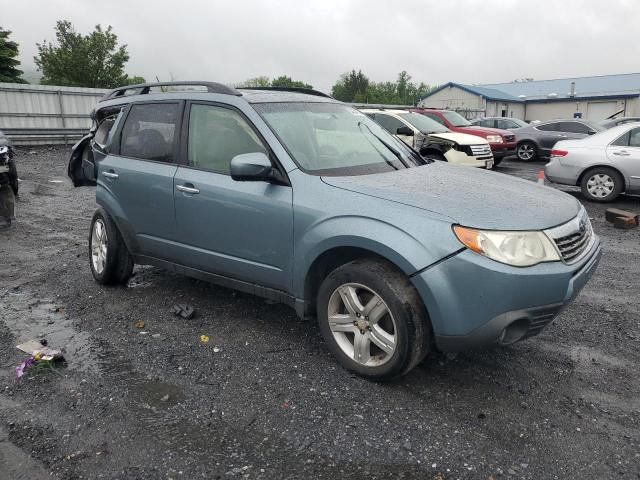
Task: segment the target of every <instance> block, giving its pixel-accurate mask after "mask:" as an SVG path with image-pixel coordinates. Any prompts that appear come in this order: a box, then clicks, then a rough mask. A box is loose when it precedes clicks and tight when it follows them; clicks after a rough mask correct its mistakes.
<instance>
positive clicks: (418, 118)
mask: <svg viewBox="0 0 640 480" xmlns="http://www.w3.org/2000/svg"><path fill="white" fill-rule="evenodd" d="M398 116H399V117H400V118H402V119H403V120H405V121H407V122H409V123H410V124H411V125H413V126H414V127H415V128H417V129H418V130H420V131H421V132H422V133H446V132H448V131H450V130H449V129H448V128H447V127H445V126H444V125H441V124H440V123H438V122H436V121H435V120H432V119H431V118H429V117H425V116H424V115H420V114H419V113H414V112H407V113H399V114H398Z"/></svg>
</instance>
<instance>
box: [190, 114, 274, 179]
mask: <svg viewBox="0 0 640 480" xmlns="http://www.w3.org/2000/svg"><path fill="white" fill-rule="evenodd" d="M258 152H262V153H267V149H266V148H265V147H264V145H263V144H262V141H261V140H260V138H259V137H258V135H257V134H256V132H255V131H254V130H253V129H252V128H251V126H250V125H249V124H248V123H247V121H246V120H245V119H244V118H243V117H242V116H241V115H240V114H239V113H238V112H236V111H235V110H230V109H228V108H223V107H217V106H213V105H192V106H191V111H190V113H189V165H190V166H192V167H195V168H202V169H205V170H212V171H214V172H218V173H224V174H227V175H228V174H229V170H230V164H231V159H232V158H233V157H235V156H236V155H241V154H243V153H258Z"/></svg>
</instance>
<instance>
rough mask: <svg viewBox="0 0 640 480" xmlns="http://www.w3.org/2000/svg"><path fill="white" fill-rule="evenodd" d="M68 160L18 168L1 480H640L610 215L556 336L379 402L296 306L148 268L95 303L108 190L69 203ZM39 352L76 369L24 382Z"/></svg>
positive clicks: (633, 389) (6, 320)
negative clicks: (31, 342)
mask: <svg viewBox="0 0 640 480" xmlns="http://www.w3.org/2000/svg"><path fill="white" fill-rule="evenodd" d="M67 157H68V152H67V150H65V149H40V150H37V151H35V153H32V154H29V153H28V152H27V151H22V152H20V154H19V156H18V168H19V171H20V175H21V178H22V183H21V187H20V188H21V198H20V201H19V203H18V209H19V210H18V221H17V223H16V224H15V227H14V228H12V229H11V230H10V231H6V232H0V262H1V263H0V478H1V479H2V480H5V479H7V480H8V479H19V478H29V479H38V478H52V477H53V478H65V479H76V478H77V479H79V478H108V479H111V478H118V479H120V478H122V479H138V478H139V479H147V478H162V479H166V478H174V479H180V478H184V479H195V478H227V477H234V478H291V479H298V478H302V477H306V478H332V479H335V478H421V479H455V478H474V479H475V478H479V479H489V478H493V479H499V478H528V479H542V478H544V479H554V478H558V479H565V478H598V479H603V478H636V479H637V478H640V378H639V366H640V255H639V245H640V229H635V230H630V231H619V230H614V229H613V228H612V227H611V226H610V225H608V224H606V223H605V221H604V207H603V206H601V205H595V204H587V205H586V206H587V208H588V210H589V212H590V215H591V217H592V219H593V220H592V221H593V225H594V228H595V230H596V232H597V233H598V234H599V235H600V237H601V239H602V242H603V245H604V256H603V259H602V262H601V264H600V267H599V270H598V272H597V273H596V275H595V276H594V278H593V279H592V281H591V282H590V283H589V284H588V285H587V287H586V288H585V289H584V290H583V292H582V293H581V294H580V296H579V297H578V298H577V300H576V301H575V302H574V303H573V304H572V306H571V307H570V308H569V309H567V310H566V311H565V312H564V313H563V314H562V315H561V316H560V317H559V318H558V319H557V320H556V322H555V323H554V324H553V325H551V326H550V327H549V328H548V329H547V330H545V331H544V332H543V333H542V334H541V335H540V336H538V337H536V338H533V339H530V340H528V341H526V342H523V343H520V344H517V345H515V346H512V347H510V348H502V349H494V350H489V351H483V352H472V353H466V354H463V355H459V356H458V357H457V358H455V359H447V358H445V357H444V356H442V355H438V354H433V355H431V356H430V357H429V358H428V359H427V360H426V361H425V362H424V363H423V364H422V365H420V366H419V367H418V368H416V369H415V370H414V371H413V372H412V373H411V374H409V375H408V376H406V377H405V378H403V379H402V380H401V381H398V382H396V383H391V384H375V383H370V382H367V381H365V380H362V379H360V378H358V377H355V376H352V375H350V374H348V373H347V372H345V371H344V370H342V369H341V368H340V367H339V366H338V365H337V364H336V362H335V361H334V360H333V359H332V358H331V356H330V355H329V354H328V352H327V349H326V347H325V345H324V344H323V342H322V340H321V338H320V334H319V332H318V328H317V326H316V324H315V323H314V322H301V321H300V320H298V319H297V318H296V316H295V315H294V313H293V311H292V310H290V309H288V308H287V307H285V306H282V305H277V304H272V303H270V302H265V301H264V300H262V299H260V298H255V297H251V296H249V295H245V294H241V293H235V292H233V291H231V290H227V289H223V288H218V287H215V286H211V285H208V284H206V283H203V282H199V281H194V280H191V279H188V278H184V277H180V276H176V275H172V274H168V273H166V272H163V271H161V270H159V269H156V268H148V267H145V268H140V267H136V274H135V276H134V278H133V279H132V282H131V284H130V286H129V287H128V288H103V287H100V286H98V285H97V284H96V283H94V282H93V279H92V277H91V274H90V271H89V267H88V258H87V236H88V226H89V220H90V217H91V214H92V212H93V210H94V207H95V202H94V189H93V188H79V189H74V188H73V187H72V186H71V185H70V183H69V182H68V181H67V179H66V177H65V175H66V170H65V168H66V160H67ZM540 167H541V164H533V165H522V164H520V163H518V162H515V161H514V162H505V164H504V166H503V167H502V168H499V169H498V171H501V172H503V173H506V174H515V175H519V176H523V177H525V178H529V179H531V180H535V174H536V172H537V171H538V170H539V169H540ZM496 174H497V175H499V174H502V173H496ZM510 201H511V202H512V201H517V199H505V202H510ZM614 206H617V207H619V208H625V209H632V210H636V211H638V210H640V199H639V198H632V197H624V198H622V199H621V200H620V201H619V202H616V204H615V205H614ZM176 302H185V303H190V304H192V305H193V306H194V307H195V308H196V310H197V316H196V317H195V318H193V319H191V320H183V319H179V318H177V317H174V316H173V315H172V314H171V313H170V312H169V310H170V308H171V306H172V305H173V304H174V303H176ZM140 320H143V321H144V323H145V325H144V328H137V327H136V326H135V323H136V322H138V321H140ZM203 334H206V335H208V336H209V337H210V341H209V343H207V344H203V343H201V341H200V338H199V337H200V335H203ZM40 336H44V337H46V338H47V339H48V341H49V344H50V346H53V347H64V348H65V350H66V358H67V360H68V366H67V367H66V368H61V369H57V370H55V371H44V372H35V373H30V374H28V375H26V376H25V377H23V378H22V379H20V380H17V379H16V378H15V370H14V368H15V366H16V365H18V363H19V362H20V361H21V360H22V358H23V356H22V355H21V354H20V352H18V351H17V350H16V349H15V345H16V344H17V343H19V342H21V341H23V340H27V339H30V338H33V337H36V338H37V337H40Z"/></svg>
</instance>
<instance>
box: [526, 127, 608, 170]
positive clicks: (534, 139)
mask: <svg viewBox="0 0 640 480" xmlns="http://www.w3.org/2000/svg"><path fill="white" fill-rule="evenodd" d="M603 130H604V127H602V126H601V125H598V124H597V123H595V122H589V121H587V120H551V121H547V122H538V123H536V124H532V125H529V126H527V127H524V128H519V129H518V130H515V132H516V135H517V136H518V148H517V156H518V159H519V160H522V161H523V162H530V161H533V160H537V159H539V158H541V159H542V158H548V157H549V155H550V153H551V150H552V149H553V146H554V145H555V144H556V142H559V141H560V140H569V139H580V138H585V137H587V136H589V135H593V134H595V133H598V132H601V131H603Z"/></svg>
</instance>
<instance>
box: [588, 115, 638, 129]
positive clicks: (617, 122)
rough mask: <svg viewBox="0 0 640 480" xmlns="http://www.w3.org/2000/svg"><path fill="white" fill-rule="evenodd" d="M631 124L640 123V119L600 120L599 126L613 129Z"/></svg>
mask: <svg viewBox="0 0 640 480" xmlns="http://www.w3.org/2000/svg"><path fill="white" fill-rule="evenodd" d="M631 122H640V117H620V118H612V119H609V120H600V121H599V122H598V124H600V125H602V126H603V127H604V128H613V127H617V126H618V125H624V124H625V123H631Z"/></svg>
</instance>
